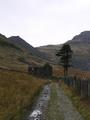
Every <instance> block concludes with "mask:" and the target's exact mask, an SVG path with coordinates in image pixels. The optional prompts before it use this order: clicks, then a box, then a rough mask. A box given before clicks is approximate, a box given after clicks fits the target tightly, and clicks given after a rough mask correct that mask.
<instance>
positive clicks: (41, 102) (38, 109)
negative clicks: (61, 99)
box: [27, 85, 51, 120]
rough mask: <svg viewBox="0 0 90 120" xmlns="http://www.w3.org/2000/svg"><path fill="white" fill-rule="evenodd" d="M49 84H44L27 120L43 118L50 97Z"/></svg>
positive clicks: (42, 119) (41, 119) (40, 119)
mask: <svg viewBox="0 0 90 120" xmlns="http://www.w3.org/2000/svg"><path fill="white" fill-rule="evenodd" d="M50 87H51V85H46V86H45V87H44V88H43V90H42V92H41V93H40V96H39V98H38V100H37V101H36V103H35V104H34V106H33V108H32V111H31V112H30V113H29V115H28V117H27V120H44V117H45V114H44V113H46V111H47V108H48V102H49V99H50V93H51V88H50Z"/></svg>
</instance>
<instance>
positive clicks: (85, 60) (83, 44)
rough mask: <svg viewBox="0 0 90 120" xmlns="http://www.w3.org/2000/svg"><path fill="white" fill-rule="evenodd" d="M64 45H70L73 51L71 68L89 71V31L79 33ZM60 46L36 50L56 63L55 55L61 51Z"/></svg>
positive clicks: (43, 47)
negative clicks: (45, 54)
mask: <svg viewBox="0 0 90 120" xmlns="http://www.w3.org/2000/svg"><path fill="white" fill-rule="evenodd" d="M66 43H68V44H70V45H71V48H72V50H73V59H72V64H73V67H75V68H79V69H82V70H90V31H84V32H81V33H80V34H79V35H76V36H75V37H73V39H72V40H69V41H68V42H66ZM61 46H62V45H53V46H49V45H48V46H42V47H39V48H38V49H39V50H40V51H43V52H45V53H47V54H49V55H50V57H51V59H52V60H53V62H55V63H58V59H57V58H56V56H55V53H56V51H57V50H59V49H61Z"/></svg>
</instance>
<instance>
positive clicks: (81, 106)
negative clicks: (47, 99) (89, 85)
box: [61, 83, 90, 120]
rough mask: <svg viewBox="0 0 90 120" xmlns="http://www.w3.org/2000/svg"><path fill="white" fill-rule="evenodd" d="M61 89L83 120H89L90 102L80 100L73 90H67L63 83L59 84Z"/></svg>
mask: <svg viewBox="0 0 90 120" xmlns="http://www.w3.org/2000/svg"><path fill="white" fill-rule="evenodd" d="M61 87H62V89H63V90H64V92H65V94H66V95H68V96H69V98H70V99H71V100H72V102H73V104H74V105H75V106H76V108H77V110H78V111H79V113H80V114H81V115H82V116H83V117H84V118H85V120H90V100H88V99H85V98H81V97H80V96H79V95H78V94H77V92H76V91H75V90H74V89H72V88H69V87H68V86H67V85H65V84H64V83H62V84H61Z"/></svg>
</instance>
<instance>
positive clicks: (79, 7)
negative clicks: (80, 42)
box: [0, 0, 90, 46]
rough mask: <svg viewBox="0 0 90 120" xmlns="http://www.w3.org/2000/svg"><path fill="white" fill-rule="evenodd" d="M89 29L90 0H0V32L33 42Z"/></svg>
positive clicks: (58, 40) (56, 39)
mask: <svg viewBox="0 0 90 120" xmlns="http://www.w3.org/2000/svg"><path fill="white" fill-rule="evenodd" d="M85 30H90V0H0V33H2V34H4V35H6V36H7V37H10V36H20V37H22V38H23V39H24V40H26V41H27V42H28V43H30V44H31V45H33V46H41V45H46V44H60V43H64V42H65V41H67V40H70V39H72V37H73V36H75V35H76V34H79V33H80V32H82V31H85Z"/></svg>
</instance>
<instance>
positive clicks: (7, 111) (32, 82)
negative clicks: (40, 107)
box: [0, 70, 46, 120]
mask: <svg viewBox="0 0 90 120" xmlns="http://www.w3.org/2000/svg"><path fill="white" fill-rule="evenodd" d="M45 82H46V81H45V80H41V79H39V78H34V77H32V76H31V75H28V74H25V73H17V72H11V71H2V70H0V120H23V117H24V115H25V113H26V109H27V107H29V106H31V105H32V102H33V99H34V97H35V96H36V95H37V94H38V92H39V91H40V89H41V87H42V86H43V85H44V84H45Z"/></svg>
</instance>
